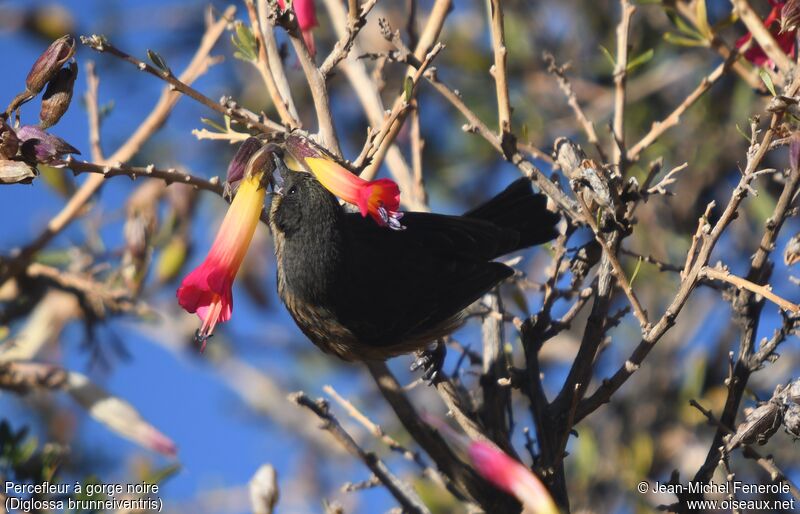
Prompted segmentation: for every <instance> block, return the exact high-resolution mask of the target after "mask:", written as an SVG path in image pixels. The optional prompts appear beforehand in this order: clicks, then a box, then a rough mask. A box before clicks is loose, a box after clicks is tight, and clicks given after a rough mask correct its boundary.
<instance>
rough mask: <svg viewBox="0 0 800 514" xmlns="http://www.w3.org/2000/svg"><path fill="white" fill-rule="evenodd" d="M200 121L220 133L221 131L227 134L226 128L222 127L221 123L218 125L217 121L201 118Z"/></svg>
mask: <svg viewBox="0 0 800 514" xmlns="http://www.w3.org/2000/svg"><path fill="white" fill-rule="evenodd" d="M200 121H201V122H202V123H205V124H206V125H208V126H209V127H211V128H213V129H215V130H218V131H220V132H227V131H226V130H225V127H223V126H222V125H220V124H219V123H217V122H216V121H214V120H212V119H210V118H200Z"/></svg>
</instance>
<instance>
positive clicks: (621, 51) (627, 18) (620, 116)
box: [611, 0, 636, 174]
mask: <svg viewBox="0 0 800 514" xmlns="http://www.w3.org/2000/svg"><path fill="white" fill-rule="evenodd" d="M619 4H620V7H621V8H622V18H621V19H620V21H619V25H617V65H616V67H615V68H614V122H613V125H612V130H613V132H614V141H613V143H612V145H611V150H612V151H611V155H612V162H613V164H616V165H617V166H618V167H619V172H620V173H621V174H622V173H623V172H624V162H623V161H624V160H625V159H624V157H625V82H626V80H627V78H628V35H629V31H630V23H631V17H632V16H633V13H634V12H636V7H635V6H633V5H631V4H630V2H629V1H628V0H620V2H619Z"/></svg>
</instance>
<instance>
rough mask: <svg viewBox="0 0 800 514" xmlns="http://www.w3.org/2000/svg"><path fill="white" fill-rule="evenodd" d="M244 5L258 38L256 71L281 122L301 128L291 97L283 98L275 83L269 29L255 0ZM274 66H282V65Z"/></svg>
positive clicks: (245, 2)
mask: <svg viewBox="0 0 800 514" xmlns="http://www.w3.org/2000/svg"><path fill="white" fill-rule="evenodd" d="M244 5H245V7H247V14H248V16H249V17H250V25H251V26H252V30H253V34H254V35H255V38H256V44H257V45H258V60H257V61H256V62H255V63H254V64H255V66H256V69H258V72H259V73H260V74H261V79H262V80H263V81H264V85H266V86H267V92H269V96H270V97H271V98H272V103H273V104H274V105H275V109H277V111H278V116H280V118H281V121H282V122H283V123H284V124H285V125H286V126H288V127H289V128H290V129H292V128H297V127H299V126H300V121H299V120H298V119H297V117H296V115H293V114H292V113H291V110H290V108H289V102H291V101H292V100H291V96H289V97H288V99H284V98H283V96H282V95H281V93H280V91H279V90H278V84H277V82H276V81H275V75H274V73H273V71H272V68H271V66H270V59H269V57H268V53H267V43H266V41H265V39H264V33H265V32H266V30H267V28H268V27H264V26H262V25H261V22H260V20H259V17H258V12H256V4H255V1H254V0H245V1H244ZM273 64H277V65H278V66H280V63H273ZM295 112H296V109H295Z"/></svg>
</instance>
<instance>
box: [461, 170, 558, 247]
mask: <svg viewBox="0 0 800 514" xmlns="http://www.w3.org/2000/svg"><path fill="white" fill-rule="evenodd" d="M464 216H467V217H470V218H477V219H482V220H486V221H490V222H492V223H494V224H495V225H498V226H500V227H503V228H509V229H513V230H516V231H517V232H519V234H520V238H519V242H518V244H517V247H516V248H513V249H511V250H509V251H513V250H518V249H521V248H527V247H529V246H534V245H538V244H542V243H546V242H547V241H550V240H552V239H555V237H556V236H558V230H556V224H557V223H558V222H559V220H560V219H561V216H559V215H558V214H557V213H555V212H552V211H549V210H547V197H546V196H544V195H543V194H537V193H534V192H533V188H532V187H531V181H530V180H529V179H527V178H520V179H517V180H515V181H514V182H512V183H511V185H509V186H508V187H507V188H505V189H504V190H503V191H502V192H501V193H500V194H498V195H497V196H495V197H494V198H492V199H491V200H489V201H488V202H486V203H484V204H483V205H480V206H478V207H476V208H474V209H472V210H471V211H469V212H466V213H464Z"/></svg>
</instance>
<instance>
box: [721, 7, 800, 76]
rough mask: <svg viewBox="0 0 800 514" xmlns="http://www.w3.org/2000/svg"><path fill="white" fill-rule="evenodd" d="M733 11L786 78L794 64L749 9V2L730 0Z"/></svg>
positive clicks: (761, 21)
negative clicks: (734, 10)
mask: <svg viewBox="0 0 800 514" xmlns="http://www.w3.org/2000/svg"><path fill="white" fill-rule="evenodd" d="M731 4H733V7H734V9H736V12H737V13H738V14H739V18H740V19H741V20H742V23H744V24H745V26H747V30H748V32H750V34H751V35H752V36H753V38H754V39H755V40H756V42H757V43H758V46H760V47H761V49H762V50H764V53H766V54H767V56H768V57H769V58H770V60H772V62H774V63H775V65H776V66H777V67H778V69H779V70H780V72H781V73H782V74H783V75H784V76H786V74H787V73H789V72H791V71H792V70H793V69H794V63H793V62H792V60H791V59H790V58H789V56H788V55H786V54H785V53H784V51H783V50H782V49H781V47H780V46H778V43H777V42H776V41H775V38H774V37H772V34H771V33H770V32H769V30H768V29H767V27H765V26H764V21H763V20H762V19H761V17H760V16H759V15H758V14H756V13H755V11H753V8H752V7H750V2H748V1H747V0H731Z"/></svg>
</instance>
